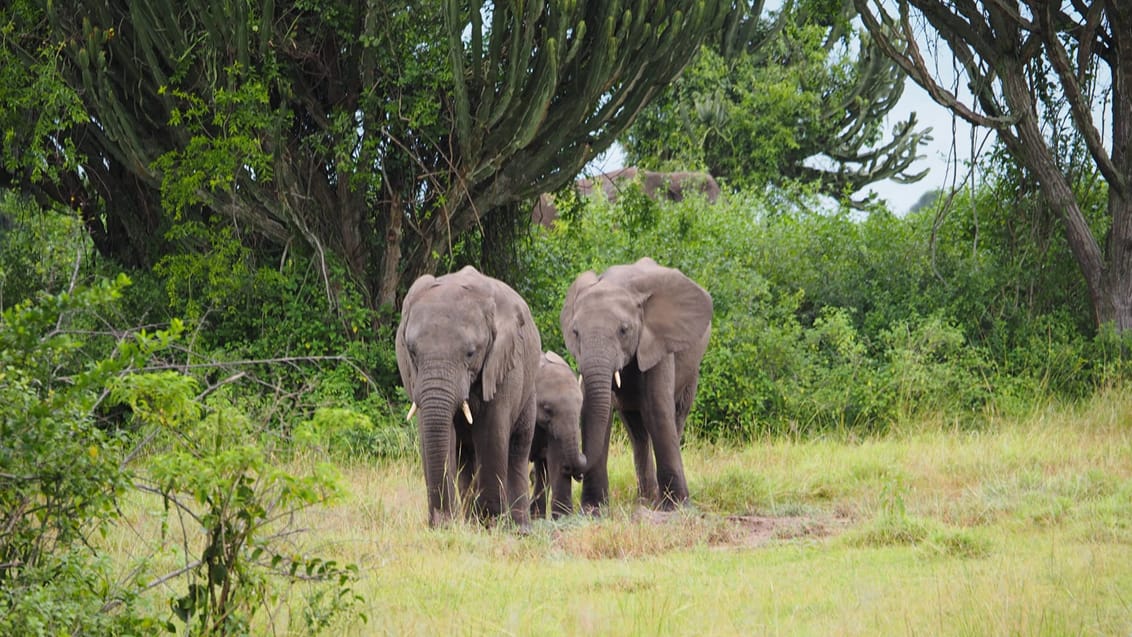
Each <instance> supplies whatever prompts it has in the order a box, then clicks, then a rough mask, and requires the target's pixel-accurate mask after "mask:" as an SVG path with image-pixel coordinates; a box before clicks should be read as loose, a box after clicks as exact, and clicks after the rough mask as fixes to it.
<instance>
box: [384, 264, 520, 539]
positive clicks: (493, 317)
mask: <svg viewBox="0 0 1132 637" xmlns="http://www.w3.org/2000/svg"><path fill="white" fill-rule="evenodd" d="M396 349H397V367H398V369H399V371H400V372H401V380H402V382H403V383H404V385H405V390H406V391H407V392H408V394H409V397H410V398H411V399H412V401H413V406H412V408H410V410H409V417H412V415H413V413H414V412H416V411H417V409H418V408H419V410H420V417H419V421H418V427H419V429H420V438H421V461H422V464H423V465H424V473H425V486H426V488H427V491H428V512H429V525H430V526H437V525H440V524H444V523H446V522H447V521H448V520H450V519H451V518H452V516H453V511H454V509H455V485H454V477H455V476H456V475H457V473H458V474H459V480H460V492H461V496H463V497H464V501H465V504H467V502H468V501H469V500H473V499H474V511H475V513H476V514H478V515H479V516H480V517H481V518H484V519H485V520H486V519H488V518H494V517H498V516H499V515H501V514H502V513H503V512H504V511H505V510H506V509H510V511H511V517H512V519H513V520H514V521H515V523H516V524H517V525H518V526H519V528H521V529H525V528H527V527H529V526H530V478H529V477H528V468H529V455H530V451H531V439H532V437H533V436H534V428H535V409H536V405H535V376H536V374H537V372H538V366H539V359H540V358H541V357H542V342H541V339H540V338H539V333H538V329H537V328H536V327H535V323H534V320H533V319H532V318H531V311H530V309H529V308H528V307H527V303H526V302H525V301H523V299H522V298H521V297H520V296H519V294H518V293H516V292H515V291H514V290H513V289H511V288H510V287H509V286H508V285H507V284H506V283H503V282H502V281H499V280H496V279H493V278H491V277H488V276H485V275H483V274H480V273H479V272H478V271H476V269H475V268H473V267H471V266H468V267H465V268H464V269H463V270H460V271H459V272H455V273H453V274H446V275H444V276H441V277H433V276H431V275H425V276H422V277H420V278H418V279H417V280H416V281H415V282H414V283H413V285H412V287H411V288H409V292H408V294H407V295H405V301H404V304H403V305H402V308H401V323H400V325H398V327H397V338H396Z"/></svg>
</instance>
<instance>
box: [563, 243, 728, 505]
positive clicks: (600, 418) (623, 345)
mask: <svg viewBox="0 0 1132 637" xmlns="http://www.w3.org/2000/svg"><path fill="white" fill-rule="evenodd" d="M711 315H712V301H711V296H710V295H709V294H708V293H707V292H706V291H705V290H704V289H703V288H701V287H700V286H699V285H697V284H696V283H695V282H694V281H692V280H691V279H689V278H688V277H687V276H685V275H684V274H683V273H681V272H680V271H679V270H675V269H672V268H667V267H663V266H660V265H657V263H656V262H655V261H653V260H652V259H648V258H644V259H641V260H639V261H637V262H636V263H633V264H631V265H617V266H612V267H610V268H609V269H607V270H606V271H605V272H604V273H603V274H601V275H598V274H595V273H594V272H592V271H591V272H585V273H583V274H581V275H579V276H578V278H577V279H576V280H575V281H574V283H573V285H571V286H570V289H569V291H568V292H567V293H566V300H565V302H564V304H563V307H562V313H561V315H560V317H559V318H560V321H561V327H562V334H563V336H564V337H565V340H566V347H567V348H568V349H569V350H570V352H571V353H572V354H573V355H574V358H575V359H576V360H577V361H578V369H579V371H580V372H581V375H582V379H583V383H582V384H583V388H584V399H583V405H582V451H583V453H584V454H585V456H586V458H588V459H589V464H588V465H587V467H586V471H585V476H584V478H583V482H582V505H583V508H593V507H596V506H600V505H601V504H603V503H604V502H605V501H606V499H607V497H608V477H607V474H606V461H607V455H608V450H609V433H610V432H609V427H610V414H611V412H610V409H611V406H612V405H613V403H614V400H613V399H614V398H615V399H616V406H617V408H618V411H619V412H620V414H621V416H622V420H623V421H624V422H625V424H626V426H627V427H628V428H629V433H630V439H631V441H632V442H633V445H634V447H633V453H634V459H635V461H636V465H637V477H638V484H639V487H640V490H641V495H642V497H644V498H648V499H653V500H657V499H658V498H659V503H660V504H661V505H662V506H664V505H667V504H678V503H680V502H682V501H683V500H685V499H686V498H687V485H686V483H685V481H684V476H683V465H682V462H681V460H680V455H679V444H680V437H681V435H682V434H683V427H684V419H685V418H686V417H687V415H688V410H689V409H690V406H691V402H692V398H693V397H694V395H695V391H696V384H697V382H698V378H699V364H700V360H701V359H702V358H703V354H704V351H705V350H706V348H707V342H708V338H709V337H710V333H711ZM650 451H654V452H655V457H656V468H653V464H652V457H651V455H650ZM658 477H659V479H660V484H659V488H660V489H661V490H660V492H659V493H658V492H657V490H658V486H657V480H658Z"/></svg>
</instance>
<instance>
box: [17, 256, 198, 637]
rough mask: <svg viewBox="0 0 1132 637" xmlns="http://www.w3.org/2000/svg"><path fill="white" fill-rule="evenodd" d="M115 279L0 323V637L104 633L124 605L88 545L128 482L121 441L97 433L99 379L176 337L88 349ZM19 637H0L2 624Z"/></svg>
mask: <svg viewBox="0 0 1132 637" xmlns="http://www.w3.org/2000/svg"><path fill="white" fill-rule="evenodd" d="M128 284H129V280H128V279H127V278H126V277H125V276H120V277H118V278H117V279H116V280H114V281H101V282H99V283H97V284H95V285H93V286H90V287H82V286H79V287H76V288H75V289H74V290H73V291H72V292H70V293H60V294H56V295H47V294H41V295H40V296H39V297H38V299H37V300H36V302H34V303H33V302H31V301H24V302H22V303H20V304H19V305H16V306H15V307H12V308H9V309H6V310H4V312H3V313H2V314H0V404H3V405H4V409H2V410H0V441H3V444H0V634H16V633H19V634H29V633H31V634H35V633H39V634H58V633H59V632H72V633H83V634H104V633H105V632H112V631H110V626H111V625H112V624H130V623H132V622H134V621H139V622H142V623H144V621H143V620H142V619H140V618H132V617H130V616H129V615H122V614H119V615H117V616H111V615H108V614H107V613H106V612H105V611H106V609H107V606H106V604H107V603H108V602H109V601H110V600H111V598H113V597H116V596H126V597H128V595H129V593H128V591H120V590H119V588H118V586H116V585H112V584H110V583H109V581H108V580H109V577H108V574H107V572H106V570H105V568H104V565H103V564H102V563H101V562H100V561H99V560H98V558H97V556H96V555H95V554H93V553H92V552H91V551H90V549H89V545H90V544H89V540H90V538H91V537H93V536H94V535H95V534H97V533H98V532H99V531H100V530H102V529H103V528H105V526H106V525H107V524H109V523H110V522H111V521H112V520H114V519H115V517H116V516H117V509H116V503H117V500H118V498H119V496H120V495H121V494H122V493H123V492H124V491H125V489H127V488H128V487H129V484H130V480H129V476H128V474H127V473H125V472H124V471H123V470H122V467H121V463H122V461H123V458H124V456H125V452H126V451H127V450H128V447H127V445H128V442H129V441H128V439H127V438H126V437H125V436H124V435H123V434H122V433H121V432H117V431H114V430H108V429H104V428H102V427H100V426H99V422H98V420H97V418H96V414H95V412H96V409H97V407H98V405H99V403H100V400H101V398H102V396H103V395H104V391H105V388H106V386H107V385H108V383H109V382H111V380H112V379H113V378H115V377H117V376H119V375H121V374H124V373H126V372H128V371H129V370H131V369H134V368H137V367H138V366H140V365H141V364H142V363H144V361H145V360H146V359H147V358H148V357H149V356H150V355H151V354H152V353H153V352H154V351H156V350H157V349H160V348H162V347H164V346H166V345H167V344H168V342H169V338H170V337H171V336H172V335H173V334H174V333H175V332H176V326H174V329H173V331H172V332H159V333H157V334H152V335H150V334H146V333H136V334H131V335H127V336H126V337H125V338H124V339H122V340H120V341H116V342H115V346H114V347H107V348H105V349H100V348H98V347H94V346H92V345H91V343H90V341H91V340H92V339H91V337H90V336H89V335H90V334H91V333H92V328H93V327H94V326H96V325H98V324H99V322H100V318H99V317H100V315H102V314H104V313H105V312H106V311H107V310H108V309H109V306H110V305H111V304H112V303H113V302H114V301H115V300H116V299H117V298H118V297H119V296H120V294H121V292H122V290H123V289H124V288H125V287H126V285H128ZM13 626H16V627H20V630H17V631H12V630H5V628H6V627H13Z"/></svg>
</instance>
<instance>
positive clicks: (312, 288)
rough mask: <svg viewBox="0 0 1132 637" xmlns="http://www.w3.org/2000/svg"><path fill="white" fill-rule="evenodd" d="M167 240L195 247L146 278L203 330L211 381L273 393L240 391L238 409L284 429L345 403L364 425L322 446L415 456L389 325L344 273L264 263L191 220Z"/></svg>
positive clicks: (199, 349) (312, 263)
mask: <svg viewBox="0 0 1132 637" xmlns="http://www.w3.org/2000/svg"><path fill="white" fill-rule="evenodd" d="M171 236H175V237H177V240H179V241H185V242H190V243H192V244H193V245H194V246H195V249H194V250H192V251H191V252H186V253H184V254H180V255H173V256H169V257H166V258H165V259H163V260H162V261H161V262H160V263H159V265H158V267H157V268H156V269H155V274H157V275H158V277H156V278H153V279H152V280H153V281H157V282H161V283H163V285H164V287H165V292H166V293H165V297H166V298H165V299H163V300H162V301H161V303H162V304H164V305H166V306H167V310H166V311H167V312H168V313H169V314H171V315H178V316H186V317H188V318H189V320H190V322H192V323H195V324H199V325H201V329H200V330H199V332H198V333H196V334H194V355H193V360H194V361H196V362H197V363H198V364H201V365H205V366H209V367H211V368H213V369H214V371H213V372H212V374H213V376H219V375H220V374H221V373H222V372H223V371H224V370H229V371H230V372H231V373H237V372H238V373H240V374H250V375H253V376H254V377H255V378H256V379H258V381H259V383H260V385H261V387H262V386H269V387H276V388H278V390H277V391H276V392H273V395H266V396H265V395H264V394H263V393H262V392H261V391H260V389H255V388H251V387H248V388H239V389H235V390H234V391H237V392H238V393H239V400H240V401H241V404H242V405H243V406H244V408H246V409H249V410H252V411H255V412H257V413H259V414H261V415H262V416H263V417H264V418H267V419H268V420H269V421H270V422H271V423H272V426H273V427H275V428H276V429H278V430H280V431H287V430H289V428H290V427H291V424H290V423H294V422H299V421H305V420H308V419H310V418H312V415H313V417H314V418H315V419H316V420H317V419H318V415H317V414H318V412H319V411H320V410H323V409H325V410H330V411H329V412H327V413H337V412H336V411H335V410H337V409H340V408H342V407H343V406H345V405H349V406H350V407H351V408H352V409H355V410H358V411H359V412H360V413H361V414H363V415H364V418H362V419H359V420H349V422H350V423H351V424H352V425H357V428H356V429H353V430H350V431H345V430H342V431H339V432H338V433H336V434H335V435H334V436H333V441H330V440H325V441H323V442H325V443H327V445H328V448H331V449H333V450H335V453H339V452H342V453H346V454H348V455H351V456H352V455H358V456H399V455H404V454H407V453H411V452H412V451H413V450H414V444H415V443H414V439H413V438H412V434H413V431H414V429H413V428H412V427H411V425H410V424H409V423H406V422H405V421H404V419H403V418H402V417H400V415H399V414H403V413H404V411H403V410H402V409H401V406H400V402H401V400H402V398H403V397H400V396H398V395H396V393H395V391H396V387H397V385H399V383H400V375H399V373H398V371H397V361H396V354H395V352H394V348H393V331H394V330H395V328H396V320H395V317H394V316H393V315H392V314H391V313H390V312H389V311H388V310H387V309H384V310H380V311H373V310H370V309H368V308H367V306H366V303H365V301H364V299H363V298H362V295H361V293H360V291H359V290H358V288H357V286H355V285H352V284H350V283H349V278H348V277H347V275H346V273H345V271H344V268H342V267H341V266H339V265H337V264H336V263H335V262H330V263H325V262H319V261H318V260H316V259H313V258H309V257H304V256H302V255H287V256H286V257H285V258H284V259H283V260H282V262H281V263H278V264H276V267H267V266H265V265H263V264H262V262H261V259H260V258H259V257H257V255H256V254H255V253H254V252H253V251H252V250H250V249H248V248H247V247H246V246H244V245H243V243H242V242H241V241H240V239H239V237H237V236H235V235H234V234H233V232H232V231H231V228H230V226H228V225H225V224H218V225H203V224H197V223H192V222H186V223H182V224H179V225H177V226H176V227H175V229H174V234H173V235H171ZM256 361H261V362H260V363H256ZM237 368H238V369H237Z"/></svg>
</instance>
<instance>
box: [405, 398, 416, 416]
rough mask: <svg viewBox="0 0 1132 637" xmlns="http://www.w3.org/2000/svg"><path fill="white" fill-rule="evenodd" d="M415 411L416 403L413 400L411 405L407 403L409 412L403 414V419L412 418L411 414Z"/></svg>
mask: <svg viewBox="0 0 1132 637" xmlns="http://www.w3.org/2000/svg"><path fill="white" fill-rule="evenodd" d="M415 413H417V403H415V402H414V403H413V404H412V405H409V414H408V415H407V416H405V420H412V419H413V414H415Z"/></svg>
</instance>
